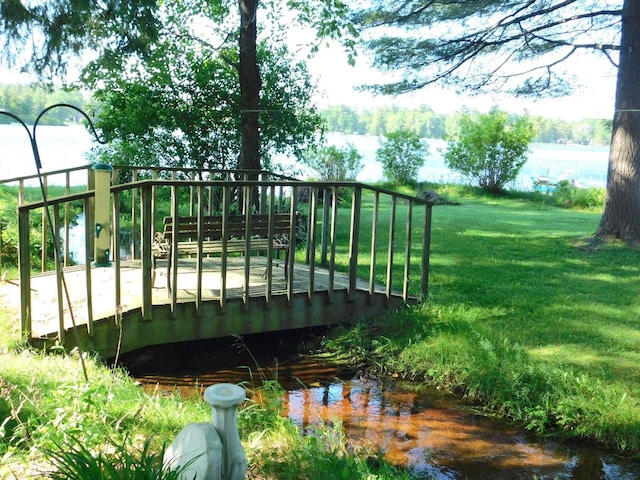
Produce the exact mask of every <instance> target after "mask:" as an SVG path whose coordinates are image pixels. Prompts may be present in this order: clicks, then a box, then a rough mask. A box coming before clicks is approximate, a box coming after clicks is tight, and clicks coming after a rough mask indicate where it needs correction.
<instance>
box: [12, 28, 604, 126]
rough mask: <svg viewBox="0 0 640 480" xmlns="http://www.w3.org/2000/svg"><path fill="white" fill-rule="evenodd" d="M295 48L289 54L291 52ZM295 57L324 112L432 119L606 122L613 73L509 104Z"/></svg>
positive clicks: (328, 53)
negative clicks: (505, 114) (419, 112)
mask: <svg viewBox="0 0 640 480" xmlns="http://www.w3.org/2000/svg"><path fill="white" fill-rule="evenodd" d="M286 35H287V36H288V39H289V42H290V43H291V44H292V45H294V44H295V45H297V46H298V47H300V46H301V45H303V44H305V43H307V41H308V35H309V32H308V30H303V29H298V28H295V27H293V28H290V29H289V30H288V31H287V34H286ZM295 45H294V46H293V47H292V50H294V51H295V49H296V47H295ZM300 50H301V53H300V55H301V57H300V58H304V59H305V60H306V61H307V64H308V67H309V71H310V73H311V75H312V76H313V77H314V78H315V79H316V81H317V85H318V93H317V95H316V101H317V105H318V106H319V107H320V108H326V107H327V106H332V105H348V106H350V107H353V108H355V109H358V108H372V107H376V106H380V105H397V106H399V107H404V108H411V107H416V106H420V105H427V106H429V107H430V108H432V109H433V110H434V111H435V112H436V113H440V114H450V113H454V112H456V111H459V110H461V109H462V108H463V107H469V108H473V109H477V110H480V111H488V110H489V109H490V108H491V107H493V106H494V105H498V106H499V107H500V108H501V109H503V110H507V111H509V112H513V113H520V114H524V113H530V114H532V115H541V116H544V117H548V118H562V119H565V120H578V119H581V118H606V119H611V118H612V117H613V111H614V95H615V80H616V79H615V73H616V72H615V70H614V69H613V68H611V66H610V64H609V63H608V62H606V61H605V60H604V59H598V58H596V57H595V56H593V55H585V56H584V57H582V58H581V59H580V60H578V61H576V62H575V63H574V64H573V65H572V66H571V71H572V73H574V72H575V74H576V76H577V78H578V79H579V81H580V82H581V83H582V86H580V87H578V88H577V89H576V92H575V93H574V94H573V95H571V96H569V97H565V98H555V99H538V100H526V99H513V98H510V97H507V96H504V95H503V96H499V95H481V96H468V95H459V94H457V93H456V92H455V91H453V90H445V89H442V88H438V87H434V86H431V87H428V88H425V89H423V90H421V91H418V92H414V93H412V94H406V95H402V96H396V97H391V96H382V95H375V96H374V95H372V94H371V93H368V92H362V91H358V90H356V87H357V86H360V85H363V84H365V83H367V82H378V83H384V82H385V81H386V80H387V77H385V75H384V74H382V73H381V72H379V71H377V70H375V69H373V68H372V67H370V66H369V63H370V62H369V59H368V58H367V55H366V53H363V52H359V55H358V57H357V60H356V65H355V66H351V65H349V63H348V61H347V55H346V53H345V52H344V50H343V49H342V48H341V47H339V46H337V45H335V44H324V45H323V46H322V47H321V49H320V51H319V52H318V53H317V54H316V55H315V56H313V57H311V58H306V55H305V53H304V52H305V50H306V49H305V48H304V47H302V48H301V49H300ZM30 80H31V78H30V77H29V76H27V75H23V74H20V73H19V72H18V71H16V70H6V69H0V82H1V83H28V82H29V81H30Z"/></svg>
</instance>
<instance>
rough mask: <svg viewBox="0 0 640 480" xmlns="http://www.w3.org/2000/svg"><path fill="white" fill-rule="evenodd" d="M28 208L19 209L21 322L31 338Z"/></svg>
mask: <svg viewBox="0 0 640 480" xmlns="http://www.w3.org/2000/svg"><path fill="white" fill-rule="evenodd" d="M29 213H30V210H28V209H26V208H25V209H24V210H23V209H19V211H18V237H19V240H18V245H19V246H20V248H19V249H18V269H19V270H20V324H21V334H22V338H26V339H31V336H32V335H31V240H30V236H29V229H30V222H29Z"/></svg>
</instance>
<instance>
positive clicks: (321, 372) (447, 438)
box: [120, 330, 640, 480]
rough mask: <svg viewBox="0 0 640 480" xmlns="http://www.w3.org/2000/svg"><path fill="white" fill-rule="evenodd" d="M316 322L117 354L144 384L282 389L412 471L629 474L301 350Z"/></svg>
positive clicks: (188, 390) (419, 387)
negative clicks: (271, 385)
mask: <svg viewBox="0 0 640 480" xmlns="http://www.w3.org/2000/svg"><path fill="white" fill-rule="evenodd" d="M322 333H323V332H322V331H321V330H315V331H310V330H304V331H288V332H278V333H272V334H259V335H250V336H247V337H243V338H242V339H241V340H240V339H234V338H223V339H216V340H208V341H201V342H190V343H184V344H173V345H162V346H156V347H148V348H145V349H142V350H139V351H137V352H131V353H129V354H127V355H124V356H122V357H121V358H120V363H121V364H122V365H124V366H125V367H126V368H127V369H128V370H129V372H130V374H131V375H132V376H133V377H134V378H136V379H137V380H138V381H139V382H140V383H142V384H143V385H144V387H145V388H146V389H148V390H149V391H153V390H156V389H165V390H171V391H173V390H176V389H177V390H179V391H180V392H181V393H182V394H183V395H185V396H192V395H193V394H194V393H199V394H201V393H202V391H204V388H206V387H207V386H209V385H212V384H215V383H221V382H229V383H240V382H247V383H248V384H249V385H251V384H254V385H260V384H261V381H262V379H267V380H277V381H278V383H280V385H281V386H282V387H283V388H284V389H285V390H286V393H285V396H284V411H285V414H286V415H287V416H288V417H289V418H290V419H291V420H292V421H294V422H295V423H297V424H298V425H299V426H300V427H301V428H302V429H303V430H305V431H308V430H309V427H312V426H313V425H317V424H318V423H320V422H322V421H325V422H331V421H334V420H339V421H341V422H342V423H343V427H344V430H345V433H346V436H347V439H348V440H349V441H350V442H353V443H354V444H359V445H364V446H367V447H371V448H373V449H374V450H378V451H381V452H382V453H384V455H385V457H386V458H387V459H388V460H389V461H390V462H392V463H394V464H399V465H403V466H405V467H407V468H408V469H410V471H411V472H412V473H414V474H415V475H416V476H417V477H419V478H432V479H436V480H454V479H455V480H457V479H498V480H502V479H504V480H506V479H534V478H537V479H556V478H557V479H576V480H593V479H602V480H619V479H623V480H631V479H638V478H640V463H638V462H633V461H631V460H629V459H625V458H622V457H619V456H616V455H614V454H612V453H610V452H607V451H604V450H602V449H599V448H597V447H595V446H592V445H588V444H585V443H582V442H567V441H562V440H559V439H553V438H543V437H540V436H537V435H535V434H533V433H530V432H527V431H525V430H522V429H520V428H518V427H517V426H514V425H511V424H509V423H506V422H503V421H501V420H497V419H494V418H489V417H487V416H485V415H482V414H480V413H479V410H478V409H477V408H474V406H473V405H469V404H466V403H465V402H463V401H461V400H460V399H459V398H457V397H454V396H451V395H448V394H446V393H443V392H440V391H438V390H436V389H435V388H433V387H430V386H428V385H424V384H421V383H416V382H405V381H401V380H399V379H394V378H389V379H387V378H385V379H380V378H370V377H367V376H363V375H360V374H359V372H357V371H349V370H344V369H341V368H339V367H337V366H335V365H333V364H329V363H327V362H325V361H322V360H320V359H318V358H317V357H314V356H313V355H310V354H307V353H305V352H309V351H311V350H312V349H313V348H314V346H315V345H317V342H318V340H319V335H322Z"/></svg>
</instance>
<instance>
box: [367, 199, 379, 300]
mask: <svg viewBox="0 0 640 480" xmlns="http://www.w3.org/2000/svg"><path fill="white" fill-rule="evenodd" d="M379 212H380V192H379V191H377V190H376V192H375V194H374V199H373V218H372V220H371V265H370V266H369V300H372V299H373V294H374V293H375V292H376V258H377V249H378V217H379Z"/></svg>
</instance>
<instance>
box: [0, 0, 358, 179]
mask: <svg viewBox="0 0 640 480" xmlns="http://www.w3.org/2000/svg"><path fill="white" fill-rule="evenodd" d="M259 7H260V8H259ZM287 9H290V10H291V11H293V15H291V14H289V15H288V18H289V19H290V18H297V20H299V21H300V23H301V24H302V25H306V26H310V27H311V28H312V31H315V32H316V34H317V37H318V38H332V39H338V40H340V41H341V42H342V43H343V45H345V46H346V47H347V48H348V49H349V48H350V49H352V48H353V36H354V35H355V31H354V29H353V27H352V26H351V25H350V24H349V22H347V21H346V11H347V7H346V5H345V4H344V3H343V2H341V1H337V0H303V1H288V2H286V3H283V2H277V1H266V0H265V1H264V2H259V1H258V0H239V1H238V2H235V1H231V0H176V1H173V2H159V1H157V0H133V1H122V0H114V1H109V2H93V1H89V0H77V1H73V2H67V1H64V0H47V1H45V0H39V1H38V0H35V1H22V0H6V1H2V2H1V3H0V39H1V40H3V41H4V45H5V48H4V49H3V50H2V51H1V52H0V61H4V63H8V64H10V65H17V66H20V67H21V68H22V69H24V70H27V71H32V72H35V73H36V74H38V76H39V77H40V78H41V79H42V80H48V81H53V79H54V78H56V77H60V76H63V75H64V74H65V72H67V70H71V69H68V67H69V66H74V67H78V69H79V70H80V71H81V79H82V81H83V83H84V85H89V86H91V87H95V86H96V85H97V86H98V87H99V88H101V83H102V82H103V81H104V80H103V79H104V77H105V72H110V73H109V74H107V75H106V76H107V77H108V76H109V75H120V76H122V78H123V79H125V80H126V81H131V80H132V79H133V80H134V81H135V80H136V79H138V80H140V82H139V85H138V86H137V87H136V88H137V89H138V90H139V91H140V93H142V94H143V95H144V94H145V93H144V92H142V90H144V85H143V84H144V80H145V78H142V77H140V76H136V75H135V71H136V69H139V68H140V66H144V65H145V63H146V62H150V63H151V64H152V65H151V67H150V68H151V69H153V68H156V66H157V65H158V59H159V58H160V55H161V54H162V52H163V51H165V50H166V49H167V44H168V43H174V44H179V45H188V44H197V45H199V46H201V47H203V48H204V47H206V49H207V51H208V55H209V58H208V59H209V60H213V59H214V57H215V58H217V59H219V60H220V61H222V62H226V63H227V64H228V66H229V67H230V68H233V69H235V70H236V76H235V79H236V81H237V83H238V84H239V92H240V93H239V95H240V96H239V99H240V100H239V106H237V108H236V112H235V115H236V116H239V121H237V122H236V123H237V124H236V128H237V129H239V130H240V145H239V146H238V150H237V151H236V153H235V156H236V157H238V158H239V162H240V166H242V167H249V168H259V167H260V166H261V165H260V161H261V160H260V153H263V152H265V151H267V150H268V149H269V148H270V145H263V144H262V143H261V142H260V134H261V133H263V132H264V131H265V130H266V129H269V128H270V127H269V125H268V124H267V123H268V122H269V121H270V120H271V119H272V117H273V115H271V113H272V110H273V111H277V110H278V108H275V109H270V108H269V107H271V106H272V105H271V103H272V102H275V101H276V99H275V98H274V97H271V98H270V99H269V101H268V103H266V102H265V101H264V98H263V96H262V94H263V87H264V84H265V81H267V80H266V75H263V74H264V72H261V68H262V67H264V65H265V64H264V63H262V64H260V58H259V54H258V50H259V45H261V44H262V43H263V41H266V39H270V40H273V41H272V42H271V44H272V45H274V44H278V42H279V41H281V40H282V33H281V32H284V31H286V24H285V21H286V20H285V17H286V16H285V15H283V14H282V12H283V11H287ZM265 11H268V12H271V13H270V14H269V15H268V17H267V18H268V21H269V22H270V25H269V28H265V27H264V26H263V25H262V24H259V23H258V19H261V17H260V16H259V14H262V13H265ZM261 39H262V40H261ZM171 53H172V52H170V55H169V56H168V57H167V61H169V60H171V59H172V58H175V55H173V56H172V55H171ZM85 58H91V61H89V62H88V63H83V64H81V65H78V63H79V62H80V60H84V59H85ZM200 58H201V59H203V57H200ZM74 60H75V61H76V63H75V64H74V63H73V61H74ZM262 60H264V56H263V59H262ZM279 65H281V63H280V64H279ZM146 68H147V67H146V66H145V67H143V70H144V69H146ZM172 68H173V67H172V65H171V64H170V63H168V62H167V63H166V65H165V72H164V73H165V75H167V76H169V77H173V73H174V72H172ZM178 68H179V67H178ZM296 68H298V67H297V66H296V67H292V70H295V69H296ZM278 69H279V70H280V71H279V73H281V74H283V73H284V74H286V72H283V71H282V70H281V69H280V68H278ZM299 78H300V77H299V76H298V77H295V78H294V82H292V83H295V81H297V80H299ZM210 80H211V81H213V82H215V81H217V79H216V78H211V79H210ZM271 81H272V82H273V80H271ZM190 82H191V83H192V84H196V83H201V79H192V80H190ZM159 83H162V84H165V85H169V84H170V82H169V81H161V82H159ZM285 83H286V77H283V78H282V79H281V81H280V85H281V86H284V84H285ZM288 88H290V89H291V91H292V92H295V93H292V94H291V95H288V97H287V98H291V97H292V96H293V95H294V94H299V93H301V92H302V90H300V89H299V88H298V86H295V85H292V86H288V87H286V89H288ZM286 89H285V91H288V90H286ZM222 90H223V85H220V88H219V90H218V91H222ZM307 91H308V90H307ZM233 92H238V89H235V90H234V91H233ZM118 93H119V92H116V96H117V94H118ZM156 93H157V92H156ZM230 95H232V96H233V95H235V93H230ZM301 98H302V99H303V100H307V99H308V98H309V95H308V94H305V95H303V96H302V97H301ZM301 105H302V104H301V103H298V104H296V106H297V107H300V106H301ZM140 106H142V105H140ZM280 106H282V105H280ZM276 107H278V105H276ZM213 108H217V105H215V106H214V107H213ZM127 109H128V110H129V111H131V108H127ZM279 110H280V111H283V108H280V109H279ZM145 111H146V112H148V111H149V109H145ZM312 113H313V112H312ZM276 115H278V114H277V113H276ZM286 115H289V116H291V115H292V114H291V113H287V114H284V116H286ZM303 115H304V114H303ZM281 116H282V114H281ZM294 116H297V114H295V115H294ZM309 116H313V115H309ZM283 118H284V117H283ZM291 125H293V124H290V126H291ZM277 126H282V123H280V124H278V125H277ZM223 130H225V131H228V130H226V124H225V126H224V128H223ZM208 131H209V130H208V129H206V130H205V131H203V132H202V133H203V135H204V136H206V135H208ZM161 133H162V134H163V139H165V140H167V138H166V132H161ZM286 136H287V135H286V133H285V132H284V131H283V132H279V134H278V135H276V134H275V133H274V132H272V135H271V137H269V136H268V137H267V143H269V141H271V140H273V138H276V137H279V139H280V140H279V141H280V142H281V141H282V140H283V139H284V138H285V137H286ZM298 136H299V132H297V131H294V132H291V133H290V134H289V136H288V141H289V142H290V143H291V142H295V141H296V138H297V137H298ZM150 138H151V139H152V138H153V135H151V137H150ZM147 140H149V138H148V139H147ZM145 145H147V143H146V141H145V142H143V144H142V145H140V144H135V145H129V146H128V147H127V148H128V149H129V151H135V150H137V149H138V147H139V146H145ZM149 147H150V148H153V146H149ZM303 147H304V146H303ZM155 150H156V152H155V153H161V152H162V149H161V148H160V147H157V146H156V147H155ZM174 153H176V154H177V153H179V152H177V151H176V152H174Z"/></svg>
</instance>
